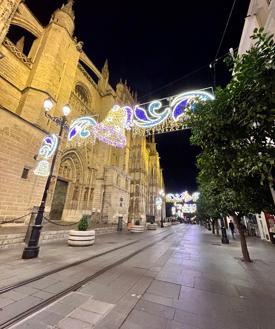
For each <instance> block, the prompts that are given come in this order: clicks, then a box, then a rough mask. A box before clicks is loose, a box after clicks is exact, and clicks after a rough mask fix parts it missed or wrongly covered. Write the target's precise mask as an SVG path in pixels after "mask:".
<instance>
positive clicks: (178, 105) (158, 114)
mask: <svg viewBox="0 0 275 329" xmlns="http://www.w3.org/2000/svg"><path fill="white" fill-rule="evenodd" d="M213 99H214V96H213V95H212V94H211V93H209V92H207V91H204V90H194V91H188V92H184V93H182V94H179V95H176V96H172V97H168V98H164V99H163V100H162V102H161V101H159V100H155V101H152V102H150V103H145V104H141V105H137V106H135V108H134V120H133V125H134V126H136V127H138V128H143V129H150V128H154V127H157V126H158V125H161V124H162V123H164V122H165V121H166V120H168V119H169V118H171V119H172V121H174V122H177V121H179V120H180V119H182V118H183V117H184V116H185V115H186V110H187V109H190V108H191V110H194V109H195V106H196V101H197V100H200V101H207V100H213ZM164 102H165V103H166V105H164V104H163V103H164Z"/></svg>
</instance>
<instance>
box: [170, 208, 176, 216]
mask: <svg viewBox="0 0 275 329" xmlns="http://www.w3.org/2000/svg"><path fill="white" fill-rule="evenodd" d="M171 212H172V215H176V207H172V208H171Z"/></svg>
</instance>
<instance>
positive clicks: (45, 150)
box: [33, 134, 58, 177]
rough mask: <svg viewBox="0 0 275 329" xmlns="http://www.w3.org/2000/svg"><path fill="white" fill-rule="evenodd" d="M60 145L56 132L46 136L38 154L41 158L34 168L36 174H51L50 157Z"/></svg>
mask: <svg viewBox="0 0 275 329" xmlns="http://www.w3.org/2000/svg"><path fill="white" fill-rule="evenodd" d="M57 146H58V137H57V136H56V135H55V134H52V135H50V136H46V137H45V138H44V139H43V142H42V145H41V147H40V149H39V151H38V156H39V158H40V160H39V162H38V164H37V166H36V168H35V169H34V171H33V172H34V174H35V175H37V176H45V177H46V176H49V174H50V163H49V161H48V160H49V159H50V158H51V157H52V156H53V155H54V153H55V151H56V149H57Z"/></svg>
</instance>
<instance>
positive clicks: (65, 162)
mask: <svg viewBox="0 0 275 329" xmlns="http://www.w3.org/2000/svg"><path fill="white" fill-rule="evenodd" d="M82 182H83V163H82V161H81V158H80V156H79V154H77V152H76V151H68V152H66V153H65V154H64V155H63V157H62V159H61V164H60V167H59V172H58V177H57V180H56V185H55V190H54V194H53V199H52V204H51V211H50V218H51V219H52V220H61V219H62V220H68V218H65V217H67V216H68V211H72V210H77V209H78V208H79V203H80V200H81V196H82ZM65 210H66V211H65ZM69 216H70V215H69Z"/></svg>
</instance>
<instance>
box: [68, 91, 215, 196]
mask: <svg viewBox="0 0 275 329" xmlns="http://www.w3.org/2000/svg"><path fill="white" fill-rule="evenodd" d="M213 99H214V96H213V95H212V94H211V93H209V92H206V91H203V90H194V91H189V92H184V93H181V94H179V95H176V96H172V97H168V98H164V99H162V100H161V101H160V100H154V101H152V102H150V103H145V104H143V105H142V104H141V105H137V106H135V107H134V109H132V108H131V107H130V106H124V107H121V106H119V105H114V106H113V107H112V109H111V110H110V111H109V112H108V114H107V116H106V118H105V119H104V120H103V121H102V122H100V123H98V122H97V121H96V120H95V119H94V118H92V117H89V116H85V117H80V118H78V119H76V120H75V121H74V122H73V123H72V124H71V126H70V130H69V134H68V141H69V142H70V141H72V140H73V139H75V138H76V137H79V138H80V139H87V138H89V137H90V138H93V141H95V140H96V139H98V140H100V141H101V142H103V143H106V144H109V145H112V146H114V147H124V146H125V145H126V135H125V130H131V129H133V130H135V131H139V130H140V131H141V133H142V131H143V134H144V131H147V132H148V131H151V130H152V129H153V131H155V130H157V131H159V130H160V131H161V130H162V129H164V130H165V128H163V126H164V125H165V123H167V122H172V123H173V124H172V126H175V125H176V126H181V119H182V118H184V116H185V114H186V109H187V108H191V109H194V107H195V103H196V101H197V100H203V101H207V100H213ZM185 198H188V195H186V196H185Z"/></svg>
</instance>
